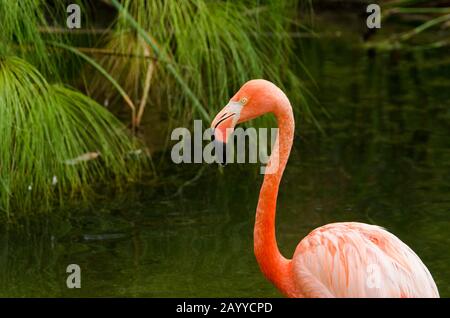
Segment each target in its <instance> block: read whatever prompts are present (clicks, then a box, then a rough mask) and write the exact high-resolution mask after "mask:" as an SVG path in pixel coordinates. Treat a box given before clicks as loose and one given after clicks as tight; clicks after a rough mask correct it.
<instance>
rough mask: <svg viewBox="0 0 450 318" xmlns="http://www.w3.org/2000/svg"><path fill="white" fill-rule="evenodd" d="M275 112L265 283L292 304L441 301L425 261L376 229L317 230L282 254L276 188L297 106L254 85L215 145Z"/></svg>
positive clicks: (262, 237)
mask: <svg viewBox="0 0 450 318" xmlns="http://www.w3.org/2000/svg"><path fill="white" fill-rule="evenodd" d="M270 112H271V113H273V114H274V115H275V116H276V118H277V121H278V128H279V135H278V137H277V140H276V142H275V145H274V148H273V150H272V155H271V157H270V160H269V163H268V167H269V168H270V167H272V168H275V170H273V171H275V173H272V174H266V175H265V176H264V182H263V184H262V186H261V190H260V195H259V201H258V207H257V209H256V220H255V227H254V252H255V256H256V259H257V261H258V264H259V267H260V269H261V271H262V272H263V274H264V275H265V276H266V278H267V279H268V280H269V281H271V282H272V283H273V284H274V285H275V286H276V287H277V288H278V289H279V290H280V291H281V292H282V293H283V294H284V295H286V296H288V297H439V292H438V290H437V287H436V284H435V282H434V280H433V278H432V277H431V274H430V272H429V271H428V269H427V268H426V266H425V265H424V264H423V263H422V261H421V260H420V258H419V257H418V256H417V255H416V254H415V253H414V252H413V251H412V250H411V249H410V248H409V247H408V246H407V245H406V244H405V243H403V242H402V241H401V240H400V239H398V238H397V237H396V236H394V235H393V234H391V233H389V232H388V231H386V230H384V229H383V228H381V227H379V226H375V225H369V224H364V223H357V222H345V223H344V222H342V223H332V224H328V225H325V226H322V227H319V228H317V229H315V230H313V231H312V232H311V233H309V234H308V236H306V237H305V238H304V239H303V240H301V242H300V243H299V244H298V245H297V248H296V250H295V253H294V256H293V258H292V259H286V258H284V257H283V255H281V253H280V251H279V250H278V246H277V241H276V237H275V213H276V203H277V195H278V187H279V184H280V181H281V177H282V175H283V171H284V168H285V166H286V163H287V161H288V158H289V153H290V151H291V147H292V141H293V137H294V116H293V113H292V107H291V104H290V102H289V100H288V98H287V97H286V95H285V94H284V93H283V91H282V90H281V89H279V88H278V87H277V86H275V85H274V84H272V83H271V82H269V81H266V80H261V79H257V80H251V81H249V82H247V83H246V84H245V85H244V86H242V88H241V89H240V90H239V91H238V92H237V93H236V94H235V95H234V96H233V98H231V100H230V102H229V103H228V104H227V105H226V106H225V107H224V109H223V110H222V111H221V112H219V114H217V116H216V118H215V119H214V120H213V122H212V125H211V126H212V128H214V134H215V138H216V142H222V143H226V142H227V140H228V137H229V135H230V134H231V133H232V131H233V129H234V127H235V125H236V124H238V123H241V122H245V121H248V120H250V119H253V118H256V117H259V116H261V115H263V114H265V113H270Z"/></svg>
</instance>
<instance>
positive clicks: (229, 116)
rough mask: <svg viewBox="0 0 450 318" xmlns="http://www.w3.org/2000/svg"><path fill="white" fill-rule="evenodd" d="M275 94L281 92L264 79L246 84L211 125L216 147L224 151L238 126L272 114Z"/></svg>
mask: <svg viewBox="0 0 450 318" xmlns="http://www.w3.org/2000/svg"><path fill="white" fill-rule="evenodd" d="M274 90H276V91H274ZM274 92H275V93H278V92H281V90H280V89H279V88H278V87H277V86H275V85H274V84H273V83H271V82H269V81H266V80H263V79H255V80H251V81H248V82H247V83H245V84H244V85H243V86H242V87H241V88H240V89H239V91H238V92H237V93H236V94H235V95H234V96H233V97H232V98H231V99H230V101H229V102H228V104H227V105H226V106H225V107H224V108H223V109H222V110H221V111H220V112H219V113H218V114H217V115H216V117H215V118H214V120H213V121H212V123H211V128H213V130H214V142H215V143H216V147H217V146H221V147H222V149H224V147H225V145H226V143H227V141H228V139H229V137H230V136H231V135H232V133H233V131H234V127H235V126H236V125H237V124H239V123H243V122H246V121H249V120H251V119H254V118H257V117H260V116H262V115H264V114H265V113H268V112H272V111H273V109H274V107H276V105H277V100H276V98H275V97H276V96H277V94H274ZM281 93H282V92H281ZM283 95H284V94H283ZM223 153H224V154H225V153H226V152H225V151H224V152H223ZM219 161H220V162H221V163H224V162H225V161H226V160H225V159H224V158H219Z"/></svg>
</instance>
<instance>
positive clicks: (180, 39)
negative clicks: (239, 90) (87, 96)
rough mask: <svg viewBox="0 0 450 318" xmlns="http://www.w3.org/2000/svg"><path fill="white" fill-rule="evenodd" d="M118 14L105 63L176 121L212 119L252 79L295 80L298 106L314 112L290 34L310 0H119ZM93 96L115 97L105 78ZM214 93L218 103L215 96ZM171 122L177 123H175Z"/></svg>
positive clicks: (137, 95) (143, 100) (142, 102)
mask: <svg viewBox="0 0 450 318" xmlns="http://www.w3.org/2000/svg"><path fill="white" fill-rule="evenodd" d="M112 3H113V5H114V6H115V7H116V8H117V9H118V11H119V16H118V20H117V22H116V24H115V25H114V26H113V30H112V32H109V33H108V35H107V37H106V38H105V39H104V47H103V48H104V49H106V50H107V51H108V52H115V53H116V54H105V55H104V56H103V57H101V58H100V59H99V63H100V64H101V65H102V66H103V67H104V68H105V69H106V70H107V71H108V73H110V74H112V76H113V77H114V78H115V79H116V80H117V81H118V82H119V83H120V85H121V86H122V87H124V88H125V89H126V90H127V91H128V92H129V93H130V95H131V96H132V98H133V99H134V100H135V103H136V104H139V111H137V123H138V124H139V122H140V121H141V119H142V114H143V110H144V108H145V106H146V104H149V105H151V107H153V108H156V109H161V108H163V109H164V110H165V111H167V112H168V113H169V116H168V117H169V118H170V119H171V121H172V122H176V123H177V124H180V122H181V123H183V122H184V123H185V122H187V121H188V120H190V119H191V118H192V117H195V116H200V117H201V118H203V119H208V118H209V117H210V114H212V113H213V112H215V111H216V110H217V109H218V108H219V107H220V106H221V105H222V104H223V103H224V102H226V100H227V99H228V98H229V97H230V94H231V93H232V91H233V89H235V88H236V87H239V86H240V85H241V84H242V83H243V82H246V81H247V80H248V79H251V78H262V77H264V78H270V79H271V80H272V81H274V82H277V83H279V85H281V86H284V85H286V86H289V88H290V89H291V90H290V91H291V92H293V93H292V94H293V96H292V99H293V100H294V104H295V105H296V106H297V107H296V108H297V110H300V111H302V112H303V113H304V114H305V115H306V116H305V117H307V119H309V120H311V119H313V118H314V116H313V111H311V108H310V105H309V103H308V99H307V98H305V89H304V87H303V85H302V82H301V80H300V76H299V75H298V74H296V73H295V72H294V71H293V70H292V68H291V67H290V66H292V65H293V63H294V64H295V63H296V62H298V59H297V57H296V56H295V54H294V52H293V40H292V38H291V37H290V36H289V30H290V28H292V27H294V26H293V22H292V19H290V18H292V14H293V13H295V12H296V8H297V5H298V3H303V4H305V3H310V2H309V1H298V2H297V1H293V2H289V3H285V2H279V1H265V2H264V3H259V2H256V1H234V2H225V1H205V0H193V1H182V2H173V1H150V2H144V1H129V0H124V1H120V2H119V1H116V0H114V1H112ZM90 85H91V89H92V91H94V92H95V95H94V96H99V95H100V96H104V97H106V98H107V99H110V98H114V97H113V96H111V95H112V94H113V93H112V92H113V91H112V90H111V84H110V83H109V82H105V81H104V80H102V79H101V78H100V77H98V78H94V81H93V83H91V84H90ZM211 100H215V101H218V102H215V103H211V102H210V101H211ZM169 124H170V123H169Z"/></svg>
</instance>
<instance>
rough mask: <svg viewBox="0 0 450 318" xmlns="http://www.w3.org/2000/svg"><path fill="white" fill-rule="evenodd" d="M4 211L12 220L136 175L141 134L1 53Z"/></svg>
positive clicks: (0, 207)
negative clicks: (137, 138)
mask: <svg viewBox="0 0 450 318" xmlns="http://www.w3.org/2000/svg"><path fill="white" fill-rule="evenodd" d="M0 136H2V142H1V144H0V211H1V212H2V213H1V214H0V218H2V219H3V218H6V219H7V220H14V219H15V218H18V217H20V216H23V215H26V214H30V212H31V214H32V213H33V212H34V213H38V212H41V211H42V210H44V209H46V208H48V207H50V206H51V205H52V204H54V203H55V202H56V203H59V204H63V203H64V198H65V197H66V195H77V196H79V197H81V198H83V197H85V195H86V194H87V193H89V190H91V189H92V186H94V185H96V184H100V183H102V182H104V183H113V184H114V185H116V186H120V184H121V182H122V181H123V180H127V179H130V178H134V177H136V176H137V175H138V173H139V170H140V165H141V163H140V162H138V160H135V159H133V158H134V157H135V156H134V151H135V150H136V147H138V144H137V142H136V141H135V140H134V139H133V138H131V137H130V136H129V135H128V133H127V131H126V129H125V128H124V126H123V125H122V124H121V123H120V122H119V121H118V120H117V119H116V118H115V117H114V116H113V115H112V114H111V113H109V112H108V111H107V110H106V109H105V108H103V107H102V106H100V105H98V104H97V103H96V102H95V101H94V100H92V99H90V98H89V97H87V96H85V95H83V94H81V93H80V92H77V91H76V90H73V89H71V88H68V87H66V86H63V85H61V84H49V83H48V82H47V81H46V80H45V79H44V77H43V76H42V75H41V74H40V73H39V72H38V70H37V69H36V68H35V67H33V66H32V65H31V64H29V63H28V62H26V61H24V60H23V59H20V58H18V57H12V56H6V57H5V56H4V57H0Z"/></svg>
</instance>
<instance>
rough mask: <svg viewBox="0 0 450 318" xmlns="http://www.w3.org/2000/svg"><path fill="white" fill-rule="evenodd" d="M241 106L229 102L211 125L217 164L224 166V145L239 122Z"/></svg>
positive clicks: (237, 103)
mask: <svg viewBox="0 0 450 318" xmlns="http://www.w3.org/2000/svg"><path fill="white" fill-rule="evenodd" d="M241 109H242V104H241V103H240V102H233V101H230V102H229V103H228V104H227V105H226V106H225V107H224V108H223V109H222V110H221V111H220V112H219V113H218V114H217V116H216V117H215V118H214V120H213V121H212V123H211V128H212V129H213V132H214V134H213V138H214V146H215V152H216V157H217V160H218V162H219V163H221V164H223V165H225V164H226V159H227V158H226V152H227V151H226V144H227V142H228V140H229V138H230V136H231V135H232V134H233V131H234V127H235V126H236V123H237V122H238V120H239V117H240V114H241Z"/></svg>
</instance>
